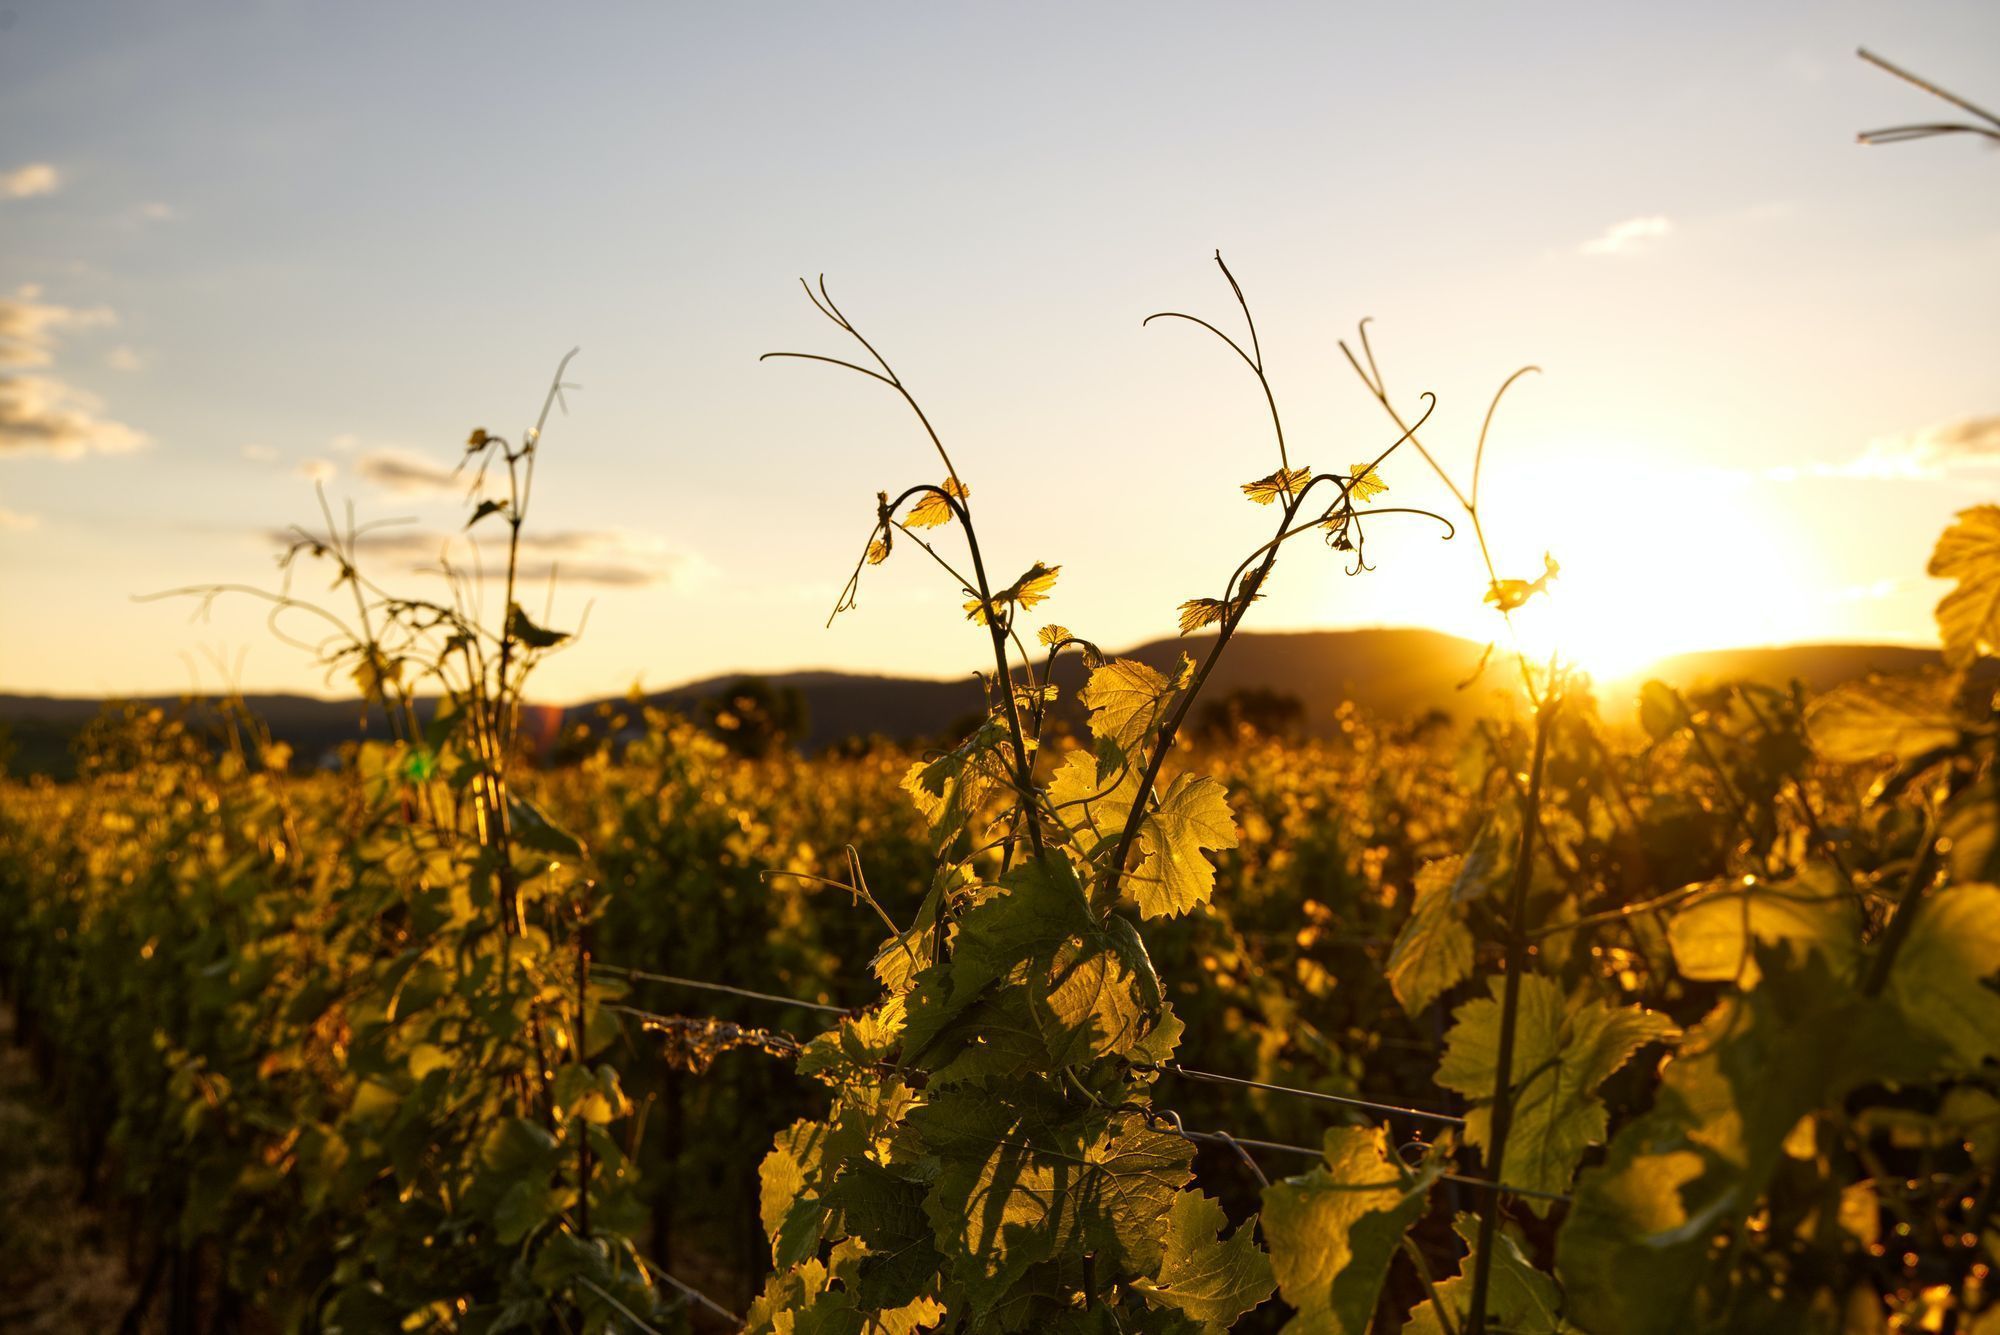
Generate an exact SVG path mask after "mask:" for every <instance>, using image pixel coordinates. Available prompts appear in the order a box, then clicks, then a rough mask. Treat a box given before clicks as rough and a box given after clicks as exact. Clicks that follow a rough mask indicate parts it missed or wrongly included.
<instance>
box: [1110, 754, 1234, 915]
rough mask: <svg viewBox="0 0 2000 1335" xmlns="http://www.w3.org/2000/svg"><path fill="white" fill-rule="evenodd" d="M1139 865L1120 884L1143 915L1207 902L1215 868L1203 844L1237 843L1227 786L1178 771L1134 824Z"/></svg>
mask: <svg viewBox="0 0 2000 1335" xmlns="http://www.w3.org/2000/svg"><path fill="white" fill-rule="evenodd" d="M1135 844H1136V846H1137V848H1138V850H1139V861H1138V865H1137V866H1136V867H1134V868H1133V870H1132V873H1131V875H1129V876H1128V877H1127V878H1126V880H1125V888H1126V889H1127V890H1129V891H1130V892H1131V895H1132V898H1133V900H1134V901H1135V902H1137V904H1138V905H1139V916H1140V917H1142V918H1164V917H1172V916H1175V915H1178V914H1182V913H1186V912H1188V911H1189V910H1190V909H1193V908H1194V907H1196V906H1197V905H1200V904H1205V903H1207V902H1208V897H1209V895H1210V894H1211V893H1213V892H1214V890H1215V868H1214V867H1213V866H1211V865H1210V864H1209V861H1208V859H1207V858H1206V857H1204V856H1203V855H1202V850H1203V849H1210V848H1212V849H1223V848H1234V847H1236V821H1235V818H1234V817H1232V816H1231V815H1230V814H1229V801H1228V790H1227V789H1225V788H1224V787H1223V786H1222V785H1221V784H1219V783H1217V782H1216V781H1215V780H1214V779H1211V778H1209V777H1208V776H1207V775H1205V774H1204V775H1199V776H1197V775H1191V774H1180V775H1176V776H1175V777H1174V781H1173V783H1172V784H1170V785H1168V787H1167V792H1166V796H1164V797H1162V798H1161V799H1160V805H1159V806H1158V807H1156V808H1155V809H1154V810H1152V811H1150V812H1148V813H1147V815H1146V818H1145V819H1144V820H1143V821H1141V822H1140V823H1139V836H1138V838H1137V840H1135Z"/></svg>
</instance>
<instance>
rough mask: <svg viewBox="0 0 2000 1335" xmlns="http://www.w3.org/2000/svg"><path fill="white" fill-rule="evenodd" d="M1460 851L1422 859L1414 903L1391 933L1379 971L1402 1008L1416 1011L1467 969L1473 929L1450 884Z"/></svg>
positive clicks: (1454, 878) (1469, 968)
mask: <svg viewBox="0 0 2000 1335" xmlns="http://www.w3.org/2000/svg"><path fill="white" fill-rule="evenodd" d="M1464 863H1465V858H1464V856H1463V855H1456V856H1453V857H1448V858H1441V859H1439V860H1438V861H1436V862H1429V863H1425V864H1424V867H1423V869H1422V870H1421V871H1419V872H1418V873H1417V887H1416V903H1415V905H1414V906H1413V907H1412V908H1411V910H1410V917H1409V920H1408V921H1406V922H1405V923H1404V924H1403V930H1402V931H1400V932H1398V933H1397V934H1396V944H1395V945H1394V946H1393V947H1391V948H1390V951H1389V963H1388V964H1387V966H1386V967H1385V969H1384V972H1385V973H1386V974H1387V975H1388V978H1389V989H1390V990H1391V991H1392V992H1394V993H1395V994H1396V1000H1398V1001H1400V1002H1402V1003H1403V1009H1404V1010H1405V1011H1407V1012H1408V1013H1410V1014H1411V1015H1415V1014H1416V1013H1417V1012H1418V1011H1420V1010H1422V1009H1423V1008H1424V1007H1426V1006H1428V1005H1430V1004H1431V1002H1432V1001H1434V1000H1436V999H1437V997H1438V994H1439V993H1441V992H1444V991H1445V990H1446V989H1448V988H1451V987H1453V986H1456V985H1457V984H1458V983H1459V982H1460V981H1462V980H1463V979H1464V978H1465V976H1466V975H1467V974H1469V973H1471V972H1472V948H1473V941H1472V929H1471V928H1469V927H1467V926H1466V925H1465V919H1464V918H1462V917H1460V916H1459V912H1458V906H1457V904H1456V903H1454V902H1453V896H1452V886H1453V885H1454V884H1455V883H1456V882H1457V880H1458V878H1459V872H1460V869H1461V867H1462V866H1463V865H1464Z"/></svg>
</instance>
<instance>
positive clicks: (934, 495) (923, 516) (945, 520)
mask: <svg viewBox="0 0 2000 1335" xmlns="http://www.w3.org/2000/svg"><path fill="white" fill-rule="evenodd" d="M940 493H943V494H940ZM971 494H972V488H970V487H965V486H960V485H959V482H958V479H957V478H951V477H948V478H946V479H945V480H944V485H943V486H942V487H941V488H939V489H938V491H927V492H925V493H924V495H923V499H922V500H920V501H918V502H917V503H916V504H915V505H913V506H911V507H910V512H909V514H907V515H905V516H903V522H904V523H905V524H907V525H909V526H910V527H911V528H937V527H939V526H941V525H944V524H949V523H950V522H951V502H950V501H948V500H946V499H945V495H950V496H952V497H954V498H956V499H958V500H961V501H962V500H964V499H965V498H966V497H968V496H970V495H971Z"/></svg>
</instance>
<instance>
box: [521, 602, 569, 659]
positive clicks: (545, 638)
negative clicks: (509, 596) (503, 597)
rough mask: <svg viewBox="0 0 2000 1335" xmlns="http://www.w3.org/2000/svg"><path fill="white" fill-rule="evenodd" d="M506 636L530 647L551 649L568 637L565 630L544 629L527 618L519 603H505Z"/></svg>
mask: <svg viewBox="0 0 2000 1335" xmlns="http://www.w3.org/2000/svg"><path fill="white" fill-rule="evenodd" d="M507 638H508V639H510V640H513V641H515V642H516V643H518V644H525V645H527V646H528V647H529V648H530V649H553V648H555V647H556V646H557V645H559V644H561V643H562V642H563V641H564V640H567V639H568V638H569V632H568V631H566V630H545V629H543V628H542V627H540V626H537V625H536V624H535V623H534V622H532V621H530V620H529V619H528V614H527V613H526V612H523V611H522V610H521V605H520V604H519V603H509V604H507Z"/></svg>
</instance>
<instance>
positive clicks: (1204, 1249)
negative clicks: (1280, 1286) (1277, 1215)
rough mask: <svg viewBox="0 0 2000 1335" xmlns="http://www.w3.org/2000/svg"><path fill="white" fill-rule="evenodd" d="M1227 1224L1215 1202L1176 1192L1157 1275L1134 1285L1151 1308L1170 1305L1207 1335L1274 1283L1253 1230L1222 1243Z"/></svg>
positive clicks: (1226, 1324)
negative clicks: (1223, 1231)
mask: <svg viewBox="0 0 2000 1335" xmlns="http://www.w3.org/2000/svg"><path fill="white" fill-rule="evenodd" d="M1228 1226H1229V1217H1228V1216H1227V1215H1225V1214H1223V1212H1222V1207H1221V1206H1220V1205H1218V1204H1216V1203H1215V1201H1213V1200H1211V1199H1210V1198H1209V1197H1207V1196H1204V1195H1202V1194H1201V1193H1200V1192H1199V1191H1183V1192H1181V1193H1180V1194H1179V1195H1178V1196H1175V1197H1174V1205H1173V1209H1172V1210H1171V1211H1169V1212H1168V1214H1167V1239H1166V1256H1165V1257H1164V1258H1163V1259H1162V1260H1161V1262H1160V1273H1159V1275H1158V1277H1157V1278H1155V1279H1142V1280H1139V1281H1138V1282H1137V1283H1136V1284H1134V1285H1133V1287H1134V1288H1135V1289H1137V1290H1138V1291H1139V1292H1140V1293H1142V1294H1144V1295H1145V1298H1146V1301H1147V1302H1149V1303H1152V1304H1153V1305H1154V1306H1156V1307H1171V1308H1174V1309H1176V1310H1178V1311H1180V1312H1182V1313H1184V1314H1186V1316H1187V1317H1188V1318H1189V1319H1190V1320H1193V1321H1197V1322H1199V1323H1200V1324H1201V1328H1202V1329H1203V1330H1204V1331H1207V1332H1211V1335H1222V1332H1224V1331H1227V1330H1228V1329H1229V1328H1230V1327H1231V1326H1232V1325H1234V1324H1235V1323H1236V1320H1237V1318H1238V1317H1241V1316H1242V1315H1243V1314H1244V1313H1245V1312H1248V1311H1250V1310H1251V1309H1252V1308H1254V1307H1256V1306H1257V1305H1258V1304H1260V1303H1262V1302H1263V1301H1264V1300H1265V1299H1266V1298H1269V1297H1270V1296H1271V1293H1272V1291H1273V1290H1274V1289H1275V1288H1276V1287H1277V1284H1276V1281H1275V1280H1274V1279H1273V1277H1272V1275H1271V1258H1270V1257H1268V1256H1266V1255H1265V1254H1264V1249H1263V1248H1261V1247H1259V1246H1258V1245H1257V1238H1256V1230H1255V1228H1254V1227H1252V1226H1251V1225H1249V1224H1245V1225H1243V1226H1242V1227H1241V1228H1239V1229H1237V1230H1236V1232H1235V1233H1234V1234H1232V1235H1231V1236H1230V1238H1229V1240H1228V1241H1227V1242H1224V1241H1222V1240H1221V1233H1222V1230H1223V1229H1225V1228H1227V1227H1228Z"/></svg>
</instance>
